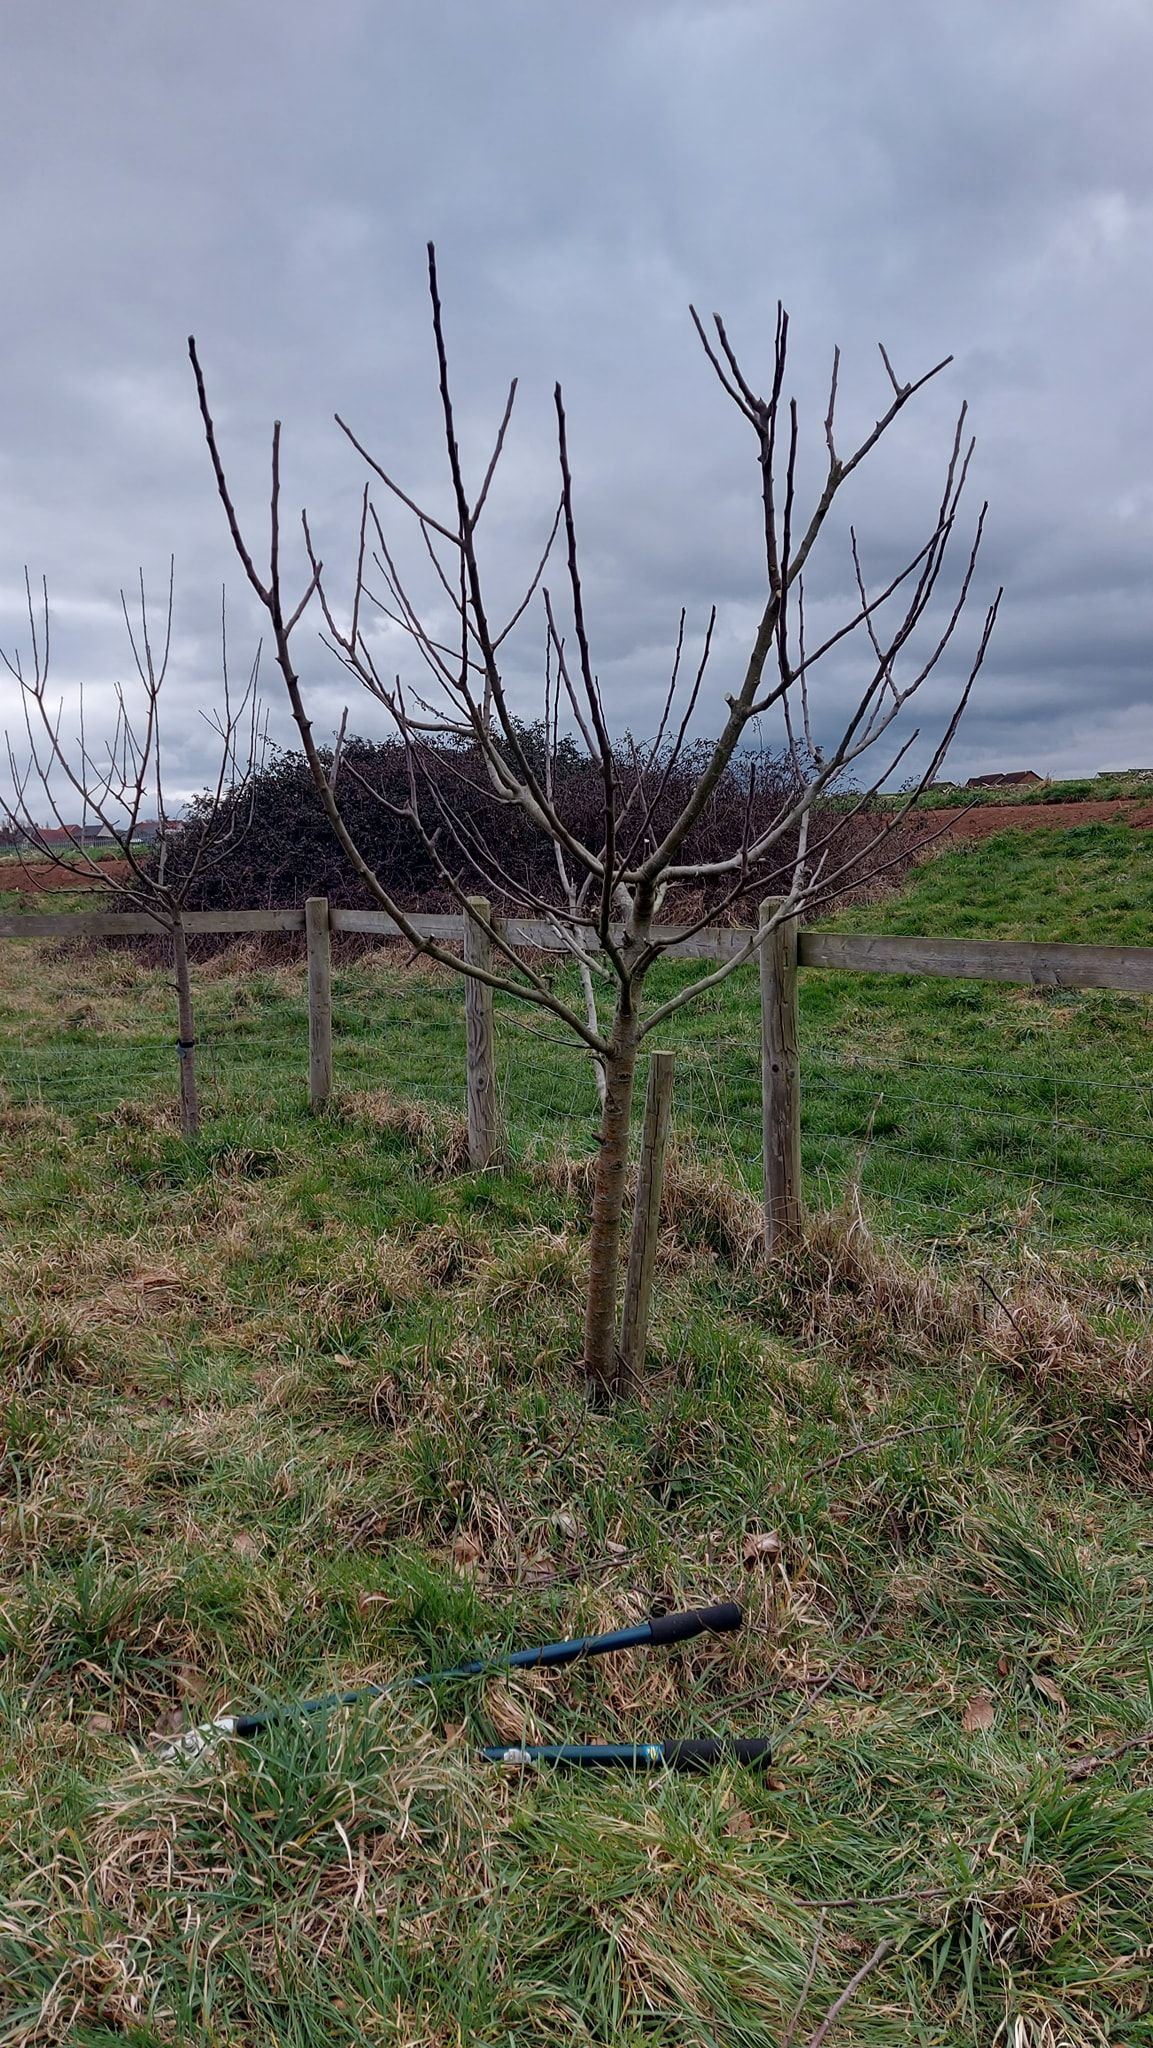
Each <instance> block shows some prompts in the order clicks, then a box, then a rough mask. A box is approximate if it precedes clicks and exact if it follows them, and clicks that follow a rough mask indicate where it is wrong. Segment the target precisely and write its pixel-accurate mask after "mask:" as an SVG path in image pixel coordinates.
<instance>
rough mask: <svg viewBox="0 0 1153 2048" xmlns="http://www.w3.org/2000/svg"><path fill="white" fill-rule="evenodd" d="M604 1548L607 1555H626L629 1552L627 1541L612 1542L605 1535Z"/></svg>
mask: <svg viewBox="0 0 1153 2048" xmlns="http://www.w3.org/2000/svg"><path fill="white" fill-rule="evenodd" d="M605 1550H606V1552H607V1553H608V1555H609V1557H627V1556H628V1554H629V1547H628V1544H627V1543H612V1542H610V1541H609V1538H608V1537H607V1536H606V1537H605Z"/></svg>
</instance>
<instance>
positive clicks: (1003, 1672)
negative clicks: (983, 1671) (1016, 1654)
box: [997, 1651, 1011, 1678]
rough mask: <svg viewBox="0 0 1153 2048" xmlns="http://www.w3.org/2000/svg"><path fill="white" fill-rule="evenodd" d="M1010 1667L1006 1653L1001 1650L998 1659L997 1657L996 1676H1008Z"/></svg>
mask: <svg viewBox="0 0 1153 2048" xmlns="http://www.w3.org/2000/svg"><path fill="white" fill-rule="evenodd" d="M1010 1669H1011V1666H1010V1663H1009V1659H1008V1656H1007V1655H1006V1653H1005V1652H1004V1651H1002V1652H1001V1655H1000V1656H999V1657H998V1659H997V1676H998V1678H1008V1676H1009V1672H1010Z"/></svg>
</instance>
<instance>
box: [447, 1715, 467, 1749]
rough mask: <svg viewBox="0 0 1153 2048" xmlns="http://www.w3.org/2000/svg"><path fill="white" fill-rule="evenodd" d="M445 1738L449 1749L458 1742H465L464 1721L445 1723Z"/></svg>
mask: <svg viewBox="0 0 1153 2048" xmlns="http://www.w3.org/2000/svg"><path fill="white" fill-rule="evenodd" d="M444 1740H445V1744H446V1746H447V1748H449V1749H452V1748H453V1747H454V1746H455V1745H456V1744H457V1743H458V1742H463V1741H464V1722H463V1721H446V1722H445V1724H444Z"/></svg>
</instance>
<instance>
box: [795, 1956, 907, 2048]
mask: <svg viewBox="0 0 1153 2048" xmlns="http://www.w3.org/2000/svg"><path fill="white" fill-rule="evenodd" d="M896 1945H897V1944H896V1942H895V1941H892V1940H891V1939H888V1938H886V1939H885V1940H884V1941H879V1942H878V1943H877V1946H876V1948H875V1949H874V1950H873V1953H872V1955H871V1956H869V1957H868V1959H867V1960H866V1961H865V1962H863V1963H862V1964H861V1967H860V1969H859V1970H857V1971H855V1972H854V1974H853V1975H852V1976H851V1977H850V1978H849V1981H848V1983H847V1984H846V1986H845V1988H844V1990H843V1991H842V1992H841V1994H840V1996H839V1997H838V1998H834V2000H833V2003H832V2004H831V2006H830V2007H829V2010H828V2012H827V2013H826V2014H825V2017H824V2019H823V2020H822V2021H821V2024H820V2026H819V2027H815V2028H814V2030H813V2032H812V2033H811V2034H810V2035H809V2038H808V2041H807V2042H806V2044H805V2048H821V2042H822V2041H823V2040H825V2039H826V2037H827V2035H828V2033H829V2030H830V2028H831V2027H832V2026H833V2025H834V2024H835V2023H836V2020H837V2018H838V2016H839V2015H840V2014H841V2013H842V2012H844V2010H845V2007H846V2006H847V2004H848V2003H849V2000H850V1999H851V1998H852V1996H853V1993H854V1992H856V1991H859V1990H860V1988H861V1986H862V1984H863V1983H864V1981H865V1979H866V1977H869V1976H871V1975H872V1973H873V1971H874V1970H875V1969H876V1968H877V1966H878V1964H879V1963H883V1962H884V1960H885V1957H886V1956H887V1955H889V1954H890V1953H891V1951H892V1950H893V1949H894V1948H895V1947H896Z"/></svg>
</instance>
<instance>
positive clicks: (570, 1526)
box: [553, 1509, 577, 1542]
mask: <svg viewBox="0 0 1153 2048" xmlns="http://www.w3.org/2000/svg"><path fill="white" fill-rule="evenodd" d="M553 1521H554V1523H555V1524H556V1527H557V1528H558V1529H559V1530H560V1532H561V1535H562V1536H567V1537H568V1538H569V1540H570V1542H571V1541H572V1540H573V1538H574V1537H575V1536H576V1532H577V1525H576V1523H575V1521H574V1520H573V1517H572V1516H571V1515H570V1514H568V1513H567V1512H566V1511H565V1510H564V1509H562V1510H561V1512H560V1514H559V1515H554V1516H553Z"/></svg>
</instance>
